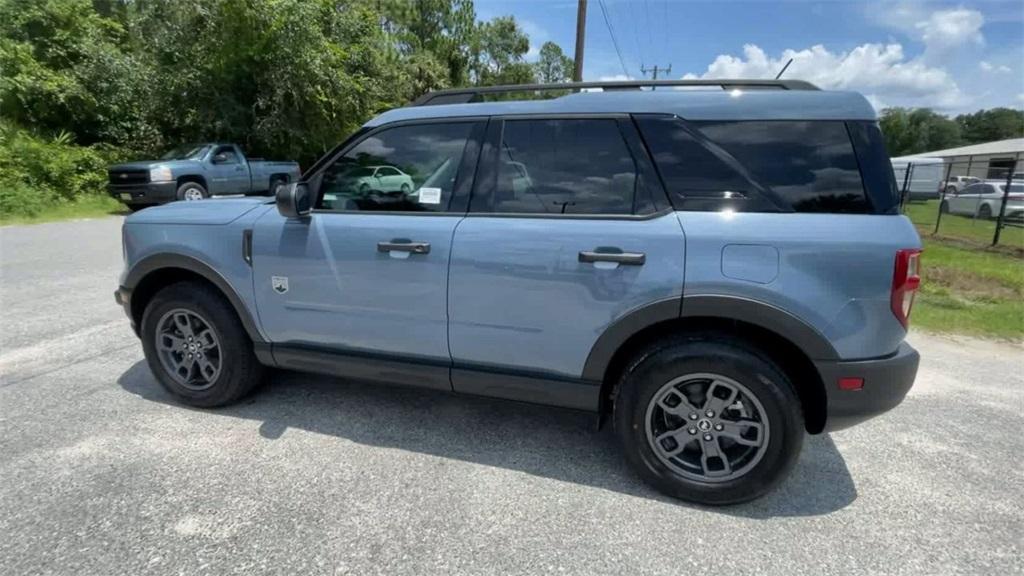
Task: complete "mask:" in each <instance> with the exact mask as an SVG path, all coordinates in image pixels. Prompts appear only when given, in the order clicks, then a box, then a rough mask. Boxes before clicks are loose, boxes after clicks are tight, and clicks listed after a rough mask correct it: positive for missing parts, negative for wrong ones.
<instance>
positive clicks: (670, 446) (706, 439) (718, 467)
mask: <svg viewBox="0 0 1024 576" xmlns="http://www.w3.org/2000/svg"><path fill="white" fill-rule="evenodd" d="M644 424H645V428H646V434H647V441H648V443H649V444H650V447H651V449H652V450H653V451H654V454H655V456H657V458H658V460H660V461H661V462H662V463H663V464H665V465H666V466H668V467H669V468H670V469H671V470H672V471H673V472H675V473H677V474H679V475H681V476H683V477H685V478H688V479H692V480H697V481H701V482H726V481H729V480H733V479H735V478H739V477H740V476H743V475H744V474H746V473H747V472H749V471H750V470H751V469H752V468H753V467H754V466H756V465H757V463H758V462H760V461H761V458H762V457H763V456H764V454H765V451H766V450H767V448H768V435H769V426H768V421H767V418H766V416H765V411H764V407H763V406H762V405H761V402H760V401H758V399H757V397H755V396H754V394H753V393H752V392H751V391H750V390H749V389H748V388H747V387H746V386H744V385H742V384H740V383H739V382H737V381H736V380H733V379H732V378H729V377H726V376H723V375H720V374H711V373H698V374H687V375H685V376H680V377H678V378H675V379H673V380H671V381H669V382H667V383H665V385H663V386H662V387H661V388H660V389H659V390H658V391H657V392H656V393H655V394H654V396H653V397H652V399H651V402H650V404H649V405H648V407H647V414H646V417H645V419H644Z"/></svg>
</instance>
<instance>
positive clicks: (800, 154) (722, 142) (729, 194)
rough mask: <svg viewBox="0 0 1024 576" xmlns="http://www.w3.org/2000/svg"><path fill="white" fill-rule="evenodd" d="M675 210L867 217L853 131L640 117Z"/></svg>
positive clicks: (821, 125) (832, 125)
mask: <svg viewBox="0 0 1024 576" xmlns="http://www.w3.org/2000/svg"><path fill="white" fill-rule="evenodd" d="M640 124H641V127H642V129H643V134H644V138H645V139H646V140H647V143H648V146H650V148H651V152H652V154H653V155H654V160H655V163H656V164H657V166H658V169H659V170H660V171H661V175H662V177H663V179H664V180H665V185H666V187H667V188H668V191H669V193H670V195H671V197H672V201H673V204H674V205H676V206H677V208H679V209H683V210H720V209H722V208H734V209H737V210H745V211H765V210H779V209H782V210H788V209H792V210H794V211H796V212H830V213H868V212H870V211H871V206H870V203H869V202H868V200H867V197H866V195H865V193H864V185H863V183H862V180H861V173H860V170H859V167H858V164H857V156H856V155H855V153H854V149H853V145H852V143H851V141H850V136H849V133H848V132H847V130H846V125H845V123H843V122H835V121H740V122H694V123H692V124H691V125H690V126H691V128H690V129H687V127H686V126H684V125H683V123H682V122H681V121H679V120H678V119H674V118H667V117H665V118H646V119H640Z"/></svg>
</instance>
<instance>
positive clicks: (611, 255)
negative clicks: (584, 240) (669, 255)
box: [580, 246, 647, 266]
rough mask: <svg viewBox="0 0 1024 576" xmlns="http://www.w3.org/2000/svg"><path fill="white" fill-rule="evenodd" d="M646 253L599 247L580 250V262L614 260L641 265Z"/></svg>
mask: <svg viewBox="0 0 1024 576" xmlns="http://www.w3.org/2000/svg"><path fill="white" fill-rule="evenodd" d="M646 261H647V255H646V254H644V253H643V252H623V251H622V250H620V249H619V248H608V247H603V246H602V247H600V248H597V249H595V250H593V251H587V250H584V251H582V252H580V262H615V263H617V264H626V265H629V266H643V264H644V262H646Z"/></svg>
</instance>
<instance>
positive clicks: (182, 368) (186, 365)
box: [174, 355, 196, 382]
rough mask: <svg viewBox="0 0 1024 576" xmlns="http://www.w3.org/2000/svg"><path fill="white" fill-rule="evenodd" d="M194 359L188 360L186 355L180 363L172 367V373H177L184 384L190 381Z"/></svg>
mask: <svg viewBox="0 0 1024 576" xmlns="http://www.w3.org/2000/svg"><path fill="white" fill-rule="evenodd" d="M195 363H196V362H195V359H193V358H189V357H188V356H187V355H186V356H185V357H184V358H182V359H181V362H179V363H178V364H177V366H175V367H174V371H175V372H177V373H178V376H180V377H181V378H182V379H183V380H184V381H185V382H188V381H189V380H191V379H192V367H193V366H195Z"/></svg>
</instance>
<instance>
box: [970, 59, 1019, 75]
mask: <svg viewBox="0 0 1024 576" xmlns="http://www.w3.org/2000/svg"><path fill="white" fill-rule="evenodd" d="M978 67H979V68H981V69H982V71H984V72H995V73H998V74H1009V73H1010V72H1013V70H1011V69H1010V67H1009V66H1007V65H1005V64H998V65H997V64H992V63H991V62H987V61H985V60H982V61H980V62H978Z"/></svg>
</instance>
